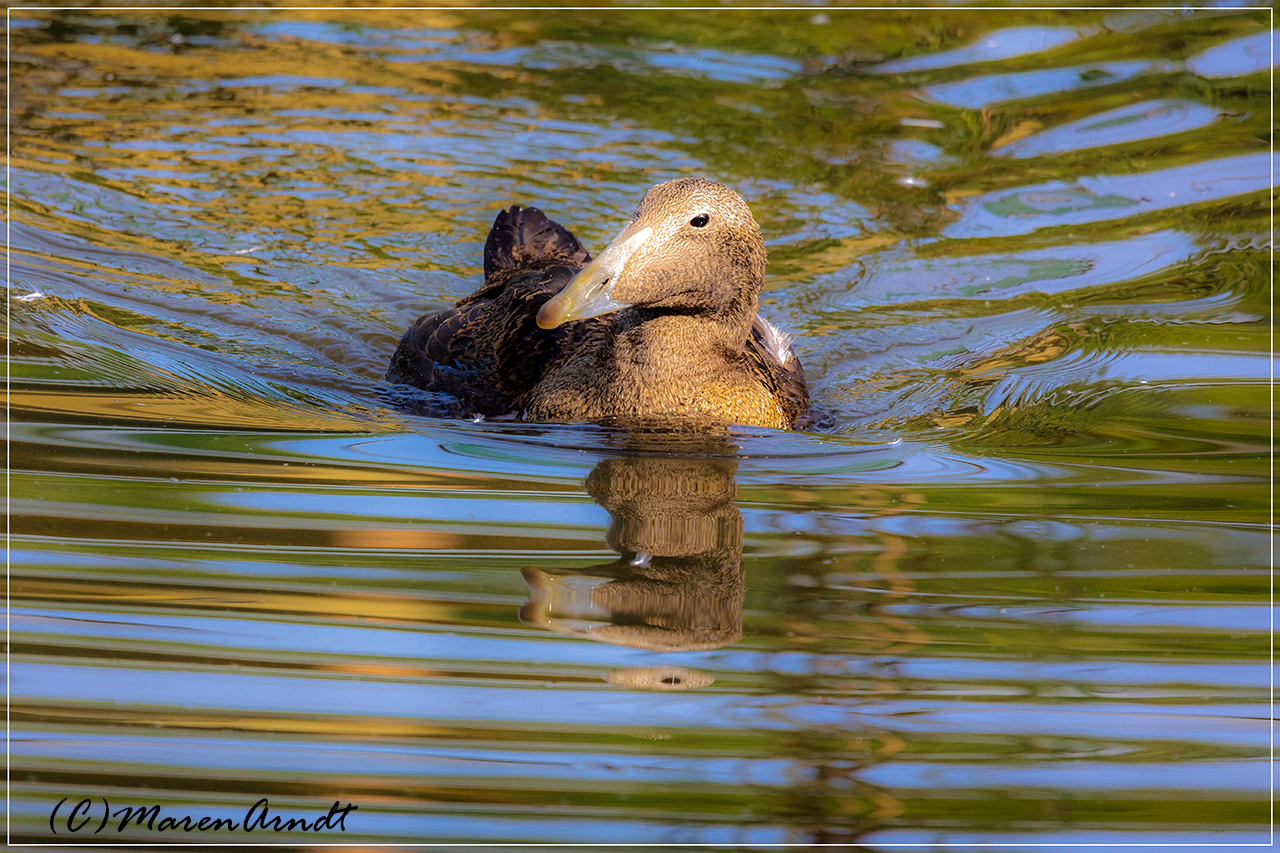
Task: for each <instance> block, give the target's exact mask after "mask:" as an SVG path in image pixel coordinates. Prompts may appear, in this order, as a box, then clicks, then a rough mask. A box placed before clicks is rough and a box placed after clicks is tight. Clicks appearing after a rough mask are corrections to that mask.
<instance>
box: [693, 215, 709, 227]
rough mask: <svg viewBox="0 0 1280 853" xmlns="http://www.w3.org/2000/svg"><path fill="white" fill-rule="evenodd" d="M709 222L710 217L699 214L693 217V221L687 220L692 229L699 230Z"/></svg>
mask: <svg viewBox="0 0 1280 853" xmlns="http://www.w3.org/2000/svg"><path fill="white" fill-rule="evenodd" d="M710 221H711V217H710V216H707V215H706V214H705V213H699V214H698V215H697V216H695V217H693V219H690V220H689V224H690V225H692V226H693V227H694V228H701V227H702V226H704V225H706V224H707V223H708V222H710Z"/></svg>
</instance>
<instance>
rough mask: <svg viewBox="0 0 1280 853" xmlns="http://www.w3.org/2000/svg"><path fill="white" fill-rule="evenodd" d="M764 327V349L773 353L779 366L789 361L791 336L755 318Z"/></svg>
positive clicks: (764, 320)
mask: <svg viewBox="0 0 1280 853" xmlns="http://www.w3.org/2000/svg"><path fill="white" fill-rule="evenodd" d="M757 319H758V320H759V321H760V325H762V326H764V348H765V349H767V350H768V351H769V352H771V353H773V354H774V356H775V357H776V358H777V359H778V363H779V364H786V363H787V362H788V361H791V336H790V335H788V334H787V333H786V332H784V331H782V330H781V329H779V328H778V327H777V326H775V325H773V324H772V323H770V322H769V321H768V320H766V319H765V318H763V317H757Z"/></svg>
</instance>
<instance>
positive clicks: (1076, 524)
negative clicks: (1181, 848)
mask: <svg viewBox="0 0 1280 853" xmlns="http://www.w3.org/2000/svg"><path fill="white" fill-rule="evenodd" d="M1270 15H1271V13H1270V10H1269V9H1265V8H1258V9H1253V10H1238V9H1237V10H1206V11H1198V12H1175V11H1168V10H1159V9H1121V8H1117V9H1114V10H1111V11H1106V10H1092V11H1084V10H1080V11H1064V10H1048V9H1046V10H999V11H991V10H966V9H961V8H955V9H943V10H925V9H915V10H912V9H901V10H897V11H884V10H836V9H830V10H825V11H824V10H822V9H817V8H797V9H794V10H790V11H787V10H774V11H764V10H733V9H725V10H723V11H718V12H707V11H696V10H678V9H668V10H664V11H662V12H654V11H653V10H637V9H622V8H620V9H614V10H595V11H573V10H564V11H539V12H516V11H502V10H488V11H447V10H435V11H421V10H419V11H410V10H393V9H389V10H384V11H360V12H342V11H323V10H315V11H306V10H276V11H268V10H262V11H240V12H235V11H226V12H196V11H188V12H182V13H177V12H173V11H170V12H147V11H136V12H130V11H112V12H91V11H88V10H81V11H61V12H47V11H46V12H41V11H32V10H20V9H19V10H13V12H12V18H11V21H10V32H9V35H10V39H11V53H10V60H11V73H12V78H11V86H10V89H9V95H10V98H11V112H10V122H11V131H12V137H11V168H10V172H9V192H10V205H11V211H12V224H11V230H10V241H11V255H10V268H9V278H8V291H7V295H8V319H9V323H10V338H9V370H10V374H9V379H10V383H11V387H10V402H11V412H10V414H11V418H12V422H11V424H10V428H9V429H10V432H9V438H10V441H11V444H10V456H9V461H10V465H11V469H12V470H11V473H10V481H9V484H10V489H11V504H10V507H11V510H12V519H11V540H10V545H11V549H10V554H9V556H10V578H9V583H10V586H9V591H10V595H11V598H10V604H11V610H10V623H9V628H10V631H11V634H10V638H11V658H10V664H11V668H10V671H9V675H10V691H11V694H10V695H11V701H12V705H11V708H10V725H11V729H10V752H11V768H10V769H11V784H12V788H11V796H12V799H11V824H10V830H11V833H12V836H11V837H12V840H13V841H15V842H18V843H25V844H37V843H44V842H49V841H53V840H55V839H54V838H53V833H55V832H56V833H57V835H58V838H57V839H56V840H58V841H62V842H66V841H70V840H72V839H74V840H76V841H83V842H90V841H92V842H100V841H116V842H119V841H130V842H139V843H146V842H171V843H177V842H184V841H192V840H196V841H202V842H210V841H255V842H260V841H289V842H295V843H323V842H333V841H339V840H341V841H348V842H360V843H365V844H370V843H378V842H437V843H448V844H461V843H467V842H483V843H503V842H505V843H516V842H545V843H555V844H560V843H564V844H569V843H584V842H633V843H642V844H656V843H669V844H675V845H685V844H689V845H692V844H698V843H708V842H721V843H726V844H732V845H738V846H741V847H751V846H754V845H765V844H771V843H793V844H806V843H842V842H850V843H852V842H857V843H863V844H867V845H871V846H886V845H895V844H906V845H912V846H916V847H924V846H925V845H928V844H944V845H947V844H962V843H1003V844H1012V845H1015V846H1018V845H1022V846H1028V847H1029V846H1030V845H1033V844H1043V843H1058V844H1062V845H1066V846H1074V845H1083V844H1101V845H1104V846H1105V845H1112V844H1122V843H1126V844H1129V843H1152V844H1162V845H1167V844H1172V843H1183V844H1191V845H1201V844H1209V843H1213V844H1247V843H1260V842H1265V841H1267V840H1268V839H1269V837H1270V836H1269V832H1270V830H1269V826H1270V816H1269V809H1270V794H1269V791H1270V779H1271V777H1270V767H1269V755H1270V722H1269V720H1270V716H1271V707H1270V701H1271V689H1270V678H1271V674H1270V673H1271V670H1270V667H1269V660H1270V658H1269V656H1270V640H1269V637H1270V633H1269V631H1270V624H1271V609H1270V604H1269V602H1270V573H1269V567H1270V564H1271V558H1270V548H1271V540H1270V535H1269V528H1268V520H1269V512H1270V510H1269V487H1268V482H1269V479H1268V470H1269V462H1268V453H1269V447H1270V430H1271V414H1270V402H1269V392H1268V387H1269V385H1268V383H1269V380H1270V375H1271V371H1272V360H1271V345H1270V313H1271V312H1270V305H1271V296H1270V294H1271V269H1272V267H1271V243H1270V216H1271V204H1272V202H1273V199H1274V187H1275V184H1274V182H1273V177H1272V174H1273V160H1272V155H1271V153H1270V136H1271V133H1272V120H1271V114H1270V69H1271V62H1272V60H1271V56H1272V30H1271V29H1270V28H1271V26H1272V24H1271V17H1270ZM682 175H705V176H707V177H711V178H714V179H716V180H720V181H723V182H726V183H728V184H730V185H732V186H733V187H734V188H735V189H737V190H738V191H739V192H740V193H741V194H742V195H743V196H744V197H745V198H746V199H747V200H748V201H749V202H750V204H751V206H752V209H753V211H754V213H755V216H756V218H757V220H758V221H759V222H760V224H761V226H762V229H763V231H764V233H765V236H766V240H767V243H768V247H769V251H770V266H769V275H768V280H767V282H766V292H765V295H764V298H763V305H762V311H763V312H764V314H765V315H766V316H767V317H769V318H770V319H771V320H773V321H774V322H776V323H777V324H779V325H780V326H782V327H784V328H786V329H788V330H789V331H791V332H792V333H794V334H795V336H796V342H797V347H798V351H799V353H800V356H801V359H802V361H803V363H804V365H805V367H806V370H807V372H808V375H809V378H810V384H811V391H812V395H813V398H814V400H815V401H816V403H817V404H818V405H819V406H820V407H821V409H822V410H823V412H824V413H825V415H824V419H823V423H822V429H821V430H819V431H815V432H810V433H783V432H777V431H772V430H767V429H735V430H732V431H728V432H725V433H724V434H719V435H709V436H674V435H663V434H661V433H655V432H642V431H638V430H634V429H633V430H627V429H622V428H618V427H614V426H609V425H592V424H581V425H551V426H548V425H536V424H526V423H497V424H495V423H471V422H468V421H458V420H447V419H438V418H431V417H426V416H423V415H419V414H414V413H411V412H407V411H404V410H403V409H400V408H397V407H396V406H395V405H392V397H393V395H389V394H388V389H387V387H386V385H385V383H384V382H383V380H382V375H383V372H384V370H385V368H386V363H387V360H388V357H389V355H390V353H391V351H392V349H393V348H394V346H395V343H396V341H397V340H398V337H399V334H400V332H401V331H402V330H403V329H404V327H405V326H406V325H407V324H408V322H409V321H410V320H411V319H413V318H414V317H416V316H418V314H420V313H422V312H424V311H427V310H431V309H436V308H440V307H443V306H446V305H448V304H450V303H451V302H452V301H453V300H456V299H457V298H459V297H460V296H462V295H464V294H466V293H468V292H470V290H471V289H472V288H473V287H474V286H475V285H476V283H477V282H478V281H479V277H480V263H481V260H480V249H481V246H482V244H483V240H484V237H485V234H486V232H487V229H488V225H489V223H490V222H491V221H492V219H493V216H494V214H495V212H496V211H497V210H498V209H500V208H502V207H504V206H506V205H509V204H511V203H513V202H520V203H525V204H534V205H537V206H539V207H541V208H542V209H544V210H545V211H547V213H548V214H549V215H551V216H552V217H554V218H556V219H557V220H559V221H560V222H562V223H564V224H565V225H567V226H569V227H570V228H572V229H573V230H574V231H575V232H576V233H577V234H578V235H579V236H580V237H581V238H582V239H583V241H584V242H585V243H586V245H587V246H588V247H589V248H590V249H591V250H592V251H598V250H599V249H600V248H601V247H602V246H603V245H604V243H605V242H606V241H607V240H608V239H609V238H610V237H611V236H612V235H613V234H614V233H616V231H617V229H618V228H619V227H620V224H621V223H622V222H623V221H625V219H626V218H627V217H628V216H629V215H630V211H631V209H632V208H633V207H634V205H635V203H636V202H637V200H638V199H639V197H640V195H641V194H642V192H643V191H644V189H645V188H647V187H648V186H650V185H652V184H654V183H657V182H659V181H662V180H666V179H670V178H674V177H678V176H682ZM264 797H265V798H268V799H269V802H270V809H271V813H272V814H280V815H283V816H285V817H286V818H289V817H299V818H306V819H312V818H314V817H315V816H316V815H318V814H325V813H327V812H328V810H329V809H330V806H331V804H332V803H334V802H335V801H337V802H339V803H341V804H344V805H345V804H352V805H354V806H356V807H357V810H355V811H351V812H349V813H348V815H347V817H346V818H345V820H344V821H342V822H341V825H340V826H335V825H334V821H326V826H328V827H329V828H325V829H322V830H321V831H314V830H313V831H311V832H303V831H302V829H301V828H300V826H299V825H295V827H294V829H295V831H293V832H282V833H278V834H277V833H274V832H271V831H270V830H269V829H265V828H261V827H259V828H258V831H257V832H255V833H254V834H253V835H252V836H251V837H247V836H245V833H244V829H243V827H241V828H238V829H236V830H232V829H230V828H228V827H227V826H225V825H224V826H219V827H217V828H216V829H214V830H211V831H205V832H194V833H185V832H184V831H183V830H181V829H170V830H166V831H161V829H160V828H159V826H160V824H156V825H154V826H152V827H151V828H148V827H146V826H138V825H137V822H136V821H135V822H133V823H130V824H129V825H128V826H127V827H124V828H123V829H121V828H120V825H119V824H120V821H121V820H122V818H116V817H112V819H111V821H109V822H107V823H106V825H105V827H104V828H102V830H101V831H100V832H98V834H97V835H91V834H90V833H91V831H94V830H96V828H97V827H98V826H99V821H100V820H101V816H102V812H103V810H104V809H105V810H106V811H107V812H108V813H112V812H114V813H115V814H119V810H120V809H122V808H125V807H142V806H147V807H149V806H151V805H159V806H161V808H162V810H163V813H162V817H164V816H170V817H175V818H181V817H182V816H184V815H190V816H191V817H192V820H193V821H194V820H197V819H198V818H200V817H202V816H208V817H210V818H215V819H216V818H226V819H227V820H234V821H237V822H242V821H243V820H244V818H245V812H246V810H247V809H248V807H249V806H250V805H251V804H253V803H254V802H255V801H256V800H258V799H260V798H264ZM64 799H65V802H63V805H62V806H61V811H59V812H58V816H57V820H53V819H51V817H50V815H51V813H52V812H53V810H54V807H55V806H58V804H59V802H60V801H64ZM82 800H87V801H88V805H87V806H85V807H84V808H85V809H87V810H88V811H87V812H85V811H82V812H80V813H79V815H80V816H78V817H76V818H75V819H74V820H70V821H69V820H68V816H69V813H70V812H71V811H72V809H73V806H74V804H76V803H78V802H80V801H82ZM85 814H88V815H90V816H91V817H92V823H90V824H88V825H87V828H85V829H82V830H81V831H80V832H79V833H78V834H76V833H73V831H72V830H73V828H74V827H75V826H76V825H77V824H78V823H80V822H81V821H82V819H83V816H84V815H85Z"/></svg>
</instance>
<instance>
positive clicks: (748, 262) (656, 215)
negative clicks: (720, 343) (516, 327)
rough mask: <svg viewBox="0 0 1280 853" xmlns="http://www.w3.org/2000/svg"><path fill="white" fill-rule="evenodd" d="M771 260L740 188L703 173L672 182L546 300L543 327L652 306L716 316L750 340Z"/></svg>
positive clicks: (647, 195) (541, 317) (541, 315)
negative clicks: (701, 176) (766, 262)
mask: <svg viewBox="0 0 1280 853" xmlns="http://www.w3.org/2000/svg"><path fill="white" fill-rule="evenodd" d="M765 261H766V254H765V248H764V238H763V237H762V236H761V235H760V226H759V225H757V224H756V221H755V219H753V218H752V216H751V210H750V209H749V208H748V207H747V203H746V202H745V201H743V200H742V198H741V197H740V196H739V195H738V194H737V193H735V192H734V191H733V190H731V189H729V188H728V187H726V186H725V185H723V184H718V183H716V182H715V181H708V180H705V179H703V178H680V179H678V180H675V181H668V182H667V183H664V184H658V185H657V186H656V187H653V188H652V189H650V190H649V191H648V192H647V193H645V194H644V198H642V199H641V200H640V204H639V206H638V207H636V212H635V213H634V214H632V216H631V221H630V222H628V223H627V225H626V227H625V228H623V229H622V231H621V232H619V234H618V236H617V237H615V238H613V242H611V243H610V244H609V245H608V246H607V247H606V248H605V250H604V251H603V252H601V253H600V254H599V255H598V256H597V257H596V259H595V260H594V261H592V262H591V263H590V264H588V265H587V266H586V267H585V268H584V269H583V270H582V271H581V272H579V273H578V274H577V275H576V276H574V277H573V279H572V280H571V281H570V282H569V283H568V284H567V285H566V286H565V288H564V290H562V291H560V293H558V294H557V295H556V296H555V297H553V298H552V299H550V300H549V301H548V302H547V303H546V304H545V305H543V306H542V309H541V310H540V311H539V312H538V325H539V326H540V327H542V328H543V329H554V328H556V327H557V326H560V325H563V324H564V323H568V322H571V321H573V320H584V319H586V318H588V317H598V316H600V315H602V314H609V313H612V312H614V311H621V310H622V309H624V308H638V307H646V308H650V309H653V310H655V311H657V312H667V313H672V314H686V315H706V316H710V317H714V318H717V319H720V320H723V321H724V322H725V323H726V324H728V325H729V326H731V327H732V328H733V330H734V332H735V333H736V332H737V331H741V332H742V336H743V337H744V338H745V335H746V334H747V332H748V330H749V329H750V326H751V320H752V319H753V318H754V317H755V313H756V308H757V304H758V302H759V298H760V285H761V283H762V282H763V280H764V270H765ZM739 326H741V329H738V327H739Z"/></svg>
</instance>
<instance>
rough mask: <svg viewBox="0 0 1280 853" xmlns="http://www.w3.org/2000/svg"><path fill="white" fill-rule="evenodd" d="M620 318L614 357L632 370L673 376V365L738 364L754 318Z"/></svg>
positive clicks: (649, 314)
mask: <svg viewBox="0 0 1280 853" xmlns="http://www.w3.org/2000/svg"><path fill="white" fill-rule="evenodd" d="M627 313H628V315H630V316H627V317H620V318H619V321H620V322H619V323H618V326H617V333H616V334H617V337H616V340H615V347H614V353H615V357H617V358H619V359H623V360H625V363H626V364H627V365H629V366H633V368H639V369H641V370H643V369H644V368H646V367H649V368H654V369H655V371H656V372H657V373H660V374H661V375H664V376H669V375H670V370H671V365H673V364H694V365H706V366H707V367H708V368H709V369H716V368H718V367H721V366H723V365H724V364H725V362H731V363H732V362H736V361H737V359H738V356H739V355H740V354H741V352H742V349H743V346H744V345H745V344H746V341H747V335H748V334H749V333H750V331H751V321H752V319H754V318H753V317H746V318H741V319H739V318H736V317H735V318H725V317H723V316H716V317H710V316H707V315H705V314H672V313H665V312H659V311H654V310H651V309H639V310H632V311H629V312H627Z"/></svg>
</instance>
